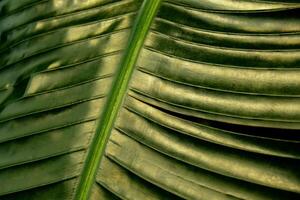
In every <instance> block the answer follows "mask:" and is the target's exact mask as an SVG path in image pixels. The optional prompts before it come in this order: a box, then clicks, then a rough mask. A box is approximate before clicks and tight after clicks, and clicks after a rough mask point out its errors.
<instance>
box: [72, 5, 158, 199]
mask: <svg viewBox="0 0 300 200" xmlns="http://www.w3.org/2000/svg"><path fill="white" fill-rule="evenodd" d="M160 2H161V0H144V2H143V4H142V6H141V8H140V10H139V13H138V16H137V19H136V21H135V24H134V26H133V29H132V32H131V35H130V38H129V41H128V44H127V48H126V49H125V52H124V55H123V59H122V61H121V63H120V66H119V71H118V73H117V74H116V77H115V81H114V83H113V85H112V90H111V92H110V94H109V95H108V98H107V103H106V105H105V107H104V110H103V112H102V117H101V119H102V120H101V122H99V123H98V125H97V127H96V132H95V136H94V138H93V141H92V142H91V146H90V148H89V151H88V154H87V158H86V162H85V164H84V167H83V170H82V174H81V177H80V180H79V183H78V187H77V191H76V194H75V199H76V200H88V198H89V194H90V191H91V188H92V186H93V184H94V182H95V176H96V173H97V170H98V167H99V163H100V161H101V158H102V156H103V154H104V150H105V147H106V143H107V141H108V138H109V136H110V133H111V130H112V128H113V125H114V122H115V119H116V116H117V114H118V112H119V109H120V107H121V105H122V102H123V99H124V96H125V95H126V92H127V88H128V84H129V81H130V78H131V75H132V73H133V71H134V69H135V63H136V61H137V58H138V56H139V53H140V50H141V48H142V46H143V44H144V41H145V38H146V36H147V33H148V30H149V28H150V26H151V24H152V21H153V18H154V17H155V15H156V12H157V10H158V8H159V5H160Z"/></svg>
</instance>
